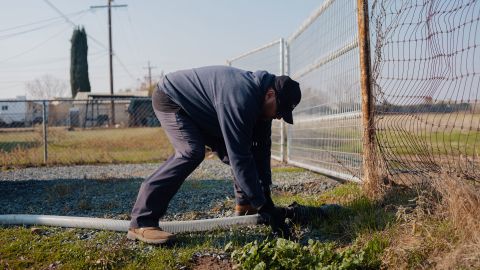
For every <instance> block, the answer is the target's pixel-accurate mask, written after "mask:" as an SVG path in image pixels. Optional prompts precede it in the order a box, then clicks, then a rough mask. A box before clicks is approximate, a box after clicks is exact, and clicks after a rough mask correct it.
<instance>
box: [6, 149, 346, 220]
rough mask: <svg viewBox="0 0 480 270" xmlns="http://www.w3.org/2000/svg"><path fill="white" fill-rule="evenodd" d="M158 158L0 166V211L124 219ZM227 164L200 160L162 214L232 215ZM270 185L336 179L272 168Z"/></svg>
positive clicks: (303, 185)
mask: <svg viewBox="0 0 480 270" xmlns="http://www.w3.org/2000/svg"><path fill="white" fill-rule="evenodd" d="M157 167H158V164H122V165H101V166H93V165H88V166H64V167H49V168H46V167H44V168H25V169H19V170H15V171H8V172H0V179H1V180H0V194H1V196H0V214H45V215H70V216H89V217H108V218H119V219H129V214H130V210H131V208H132V206H133V203H134V202H135V199H136V195H137V192H138V189H139V187H140V184H141V182H142V181H143V179H144V178H145V177H147V176H149V175H150V174H151V173H152V172H153V171H154V170H155V169H156V168H157ZM231 179H232V177H231V173H230V168H229V167H228V166H226V165H224V164H223V163H221V162H220V161H218V160H216V159H207V160H205V161H204V162H203V163H202V164H201V165H200V166H199V167H198V168H197V169H196V170H195V171H194V173H193V174H192V175H190V177H189V178H188V179H187V181H186V182H185V183H184V184H183V186H182V187H181V189H180V190H179V192H178V193H177V194H176V196H175V197H174V198H173V200H172V202H171V203H170V207H169V209H168V212H167V215H166V216H165V217H164V220H185V219H199V218H212V217H221V216H230V215H232V214H233V213H232V207H233V206H234V200H233V198H234V196H233V184H232V180H231ZM273 179H274V187H273V189H274V190H280V191H286V192H292V193H305V194H319V193H321V192H323V191H325V190H328V189H330V188H332V187H334V186H336V185H338V183H337V182H336V181H333V180H331V179H329V178H326V177H323V176H321V175H318V174H315V173H312V172H308V171H301V170H294V171H293V172H292V171H291V170H282V169H274V170H273Z"/></svg>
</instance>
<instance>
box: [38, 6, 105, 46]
mask: <svg viewBox="0 0 480 270" xmlns="http://www.w3.org/2000/svg"><path fill="white" fill-rule="evenodd" d="M43 1H44V2H45V3H46V4H47V5H49V6H50V7H51V8H52V9H53V10H55V11H56V12H57V13H58V14H60V15H61V16H62V17H63V18H64V19H65V21H67V22H68V23H70V24H71V25H72V26H73V27H77V26H78V25H77V24H76V23H74V22H73V21H72V20H70V18H68V17H67V15H65V14H64V13H63V12H62V11H61V10H59V9H58V8H57V7H56V6H54V5H53V4H52V3H51V2H50V1H49V0H43ZM87 37H88V38H90V39H91V40H92V41H93V42H95V43H97V45H99V46H101V47H103V48H104V49H106V50H108V47H107V46H105V44H103V43H101V42H100V41H98V40H97V39H96V38H94V37H92V36H91V35H89V34H87Z"/></svg>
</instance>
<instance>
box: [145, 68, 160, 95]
mask: <svg viewBox="0 0 480 270" xmlns="http://www.w3.org/2000/svg"><path fill="white" fill-rule="evenodd" d="M143 68H144V69H148V90H149V91H150V89H152V69H153V68H157V67H152V66H150V61H148V66H146V67H143Z"/></svg>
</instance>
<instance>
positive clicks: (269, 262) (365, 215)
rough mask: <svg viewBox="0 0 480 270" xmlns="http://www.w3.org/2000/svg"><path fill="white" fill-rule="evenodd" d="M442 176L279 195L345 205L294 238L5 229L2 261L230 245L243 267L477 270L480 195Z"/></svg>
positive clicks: (143, 256) (119, 265) (186, 256)
mask: <svg viewBox="0 0 480 270" xmlns="http://www.w3.org/2000/svg"><path fill="white" fill-rule="evenodd" d="M285 172H293V173H295V172H296V170H291V169H289V167H287V168H285V169H276V170H274V171H273V172H272V173H273V174H276V173H285ZM200 182H201V181H194V182H192V183H191V187H190V188H192V189H196V190H200V189H204V188H205V187H207V188H209V189H210V188H214V187H215V186H213V185H207V186H203V184H200ZM443 183H444V184H443V185H442V186H441V188H437V192H425V191H417V190H413V189H408V188H405V187H392V188H391V189H390V190H388V191H387V193H386V194H385V196H384V197H383V199H382V200H378V201H372V200H370V199H369V198H368V197H367V196H366V195H365V193H364V191H363V189H362V187H361V186H359V185H357V184H354V183H347V184H342V185H339V186H337V187H336V188H334V189H332V190H330V191H327V192H325V193H322V194H319V195H318V196H310V195H304V194H300V195H299V194H297V195H296V194H290V193H286V192H281V193H280V192H278V193H274V194H273V195H274V196H273V200H274V201H275V203H276V204H278V205H289V204H291V203H292V202H294V201H296V202H298V203H300V204H302V205H306V206H321V205H323V204H339V205H341V206H343V207H342V208H341V209H338V210H334V211H330V212H329V217H328V218H327V219H320V218H315V217H312V219H311V220H310V222H309V223H308V224H306V225H299V224H293V228H294V235H295V241H283V242H282V241H280V242H278V241H277V240H274V239H272V238H271V237H270V229H269V228H268V227H266V226H257V227H254V228H231V229H229V230H218V231H213V232H208V233H184V234H180V235H178V240H177V241H176V243H175V244H174V245H172V246H149V245H146V244H143V243H140V242H131V241H128V240H127V239H126V238H125V233H118V232H108V231H94V232H93V233H92V230H84V229H64V228H56V227H39V228H40V230H32V228H30V227H23V226H9V227H0V268H4V269H47V268H49V267H50V268H54V267H57V268H61V269H178V268H180V267H186V269H191V268H192V267H193V266H194V264H195V263H194V262H193V261H192V256H193V254H195V253H197V252H201V253H204V252H207V251H208V252H211V251H213V252H223V251H224V250H227V251H228V252H232V253H233V254H236V255H234V256H233V257H234V259H233V261H234V262H235V263H237V264H238V265H239V267H240V268H239V269H253V266H255V267H257V266H258V269H292V266H293V265H294V264H293V263H294V262H296V263H298V262H300V264H299V265H302V266H304V268H302V267H300V268H299V269H307V267H306V265H317V266H318V265H322V267H327V269H380V268H383V269H418V268H421V269H478V267H479V266H480V256H479V255H480V237H479V233H478V232H480V230H478V228H480V226H479V224H478V223H479V222H478V214H479V213H478V211H479V210H478V209H479V208H478V207H475V206H476V205H477V206H478V204H479V202H480V197H479V195H478V193H475V192H472V190H471V189H470V187H469V186H459V185H457V182H452V181H445V182H443ZM186 184H187V183H186ZM53 191H54V192H53V194H54V196H60V197H61V196H65V194H68V193H69V192H70V188H69V187H68V186H66V185H63V184H61V183H60V184H58V185H56V186H54V189H53ZM442 192H444V193H442ZM445 192H447V193H445ZM442 194H443V195H442ZM445 194H447V195H448V196H446V195H445ZM441 198H447V199H448V202H447V201H445V200H442V199H441ZM52 199H54V198H52ZM81 199H82V200H79V205H78V206H77V207H79V208H88V207H90V202H89V200H88V198H83V197H82V198H81ZM227 201H228V200H227ZM228 202H231V201H228ZM112 203H115V202H112ZM465 203H468V205H467V207H464V206H465V205H466V204H465ZM455 205H456V206H455ZM232 206H233V205H231V204H230V205H229V206H228V207H227V208H231V207H232ZM105 207H106V208H108V205H105ZM453 215H456V216H453ZM192 217H195V216H194V215H192ZM253 251H255V252H254V253H252V252H253ZM275 254H277V256H275ZM282 258H283V259H282ZM285 258H287V259H285ZM318 258H320V259H318ZM320 263H321V264H320ZM263 266H264V268H262V267H263ZM267 266H268V267H269V268H268V267H267ZM242 267H243V268H242ZM266 267H267V268H266ZM319 268H320V267H319Z"/></svg>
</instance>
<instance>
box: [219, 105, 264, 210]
mask: <svg viewBox="0 0 480 270" xmlns="http://www.w3.org/2000/svg"><path fill="white" fill-rule="evenodd" d="M244 105H245V106H244V107H243V108H242V107H240V106H236V105H235V104H224V103H222V104H217V115H218V120H219V124H220V128H221V131H222V135H223V139H224V140H225V146H226V148H227V154H228V157H229V161H230V165H231V166H232V169H233V174H234V175H235V178H236V179H237V181H238V185H239V186H240V188H241V189H242V190H243V192H245V194H246V195H247V197H248V200H249V201H250V203H251V205H252V206H253V207H255V208H260V207H261V206H262V205H263V204H264V203H265V196H264V194H263V190H262V187H261V184H260V181H259V178H258V174H257V169H256V165H255V160H254V158H253V155H252V151H251V145H252V133H253V126H254V123H255V121H256V117H257V115H256V114H257V111H256V110H254V109H246V108H255V106H256V105H257V104H256V103H252V104H249V105H246V104H244Z"/></svg>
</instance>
